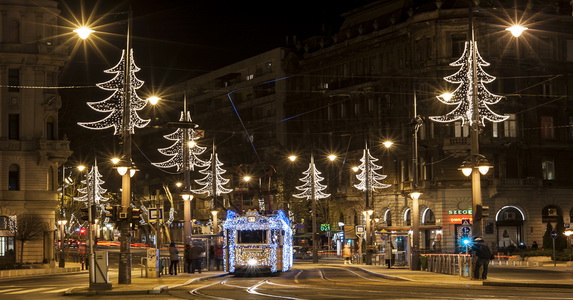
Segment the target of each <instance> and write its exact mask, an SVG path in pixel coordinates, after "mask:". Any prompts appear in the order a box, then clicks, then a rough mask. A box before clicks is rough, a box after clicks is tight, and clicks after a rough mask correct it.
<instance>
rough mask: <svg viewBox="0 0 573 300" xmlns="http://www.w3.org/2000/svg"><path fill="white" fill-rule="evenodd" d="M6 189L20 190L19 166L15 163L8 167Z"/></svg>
mask: <svg viewBox="0 0 573 300" xmlns="http://www.w3.org/2000/svg"><path fill="white" fill-rule="evenodd" d="M8 190H10V191H18V190H20V167H19V166H18V165H16V164H11V165H10V167H9V168H8Z"/></svg>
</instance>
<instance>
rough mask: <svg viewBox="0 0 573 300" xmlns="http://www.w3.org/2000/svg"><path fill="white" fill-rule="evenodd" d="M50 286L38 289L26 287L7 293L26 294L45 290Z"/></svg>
mask: <svg viewBox="0 0 573 300" xmlns="http://www.w3.org/2000/svg"><path fill="white" fill-rule="evenodd" d="M48 289H50V288H46V287H44V288H36V289H24V290H21V291H17V292H8V293H5V294H9V295H17V294H26V293H35V292H39V291H44V290H48Z"/></svg>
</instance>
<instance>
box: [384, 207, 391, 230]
mask: <svg viewBox="0 0 573 300" xmlns="http://www.w3.org/2000/svg"><path fill="white" fill-rule="evenodd" d="M384 222H386V226H392V212H391V211H390V209H387V210H386V212H384Z"/></svg>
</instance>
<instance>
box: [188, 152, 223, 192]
mask: <svg viewBox="0 0 573 300" xmlns="http://www.w3.org/2000/svg"><path fill="white" fill-rule="evenodd" d="M221 166H223V163H222V162H221V161H219V157H218V156H217V153H214V157H213V154H211V158H210V159H209V161H208V162H207V165H206V167H205V168H204V169H202V170H200V171H199V173H201V174H203V175H205V177H203V178H201V179H196V180H195V182H196V183H197V184H199V185H201V186H202V187H201V188H199V189H196V190H192V191H191V192H192V193H195V194H207V195H208V196H212V194H213V187H215V192H216V193H217V196H220V195H221V194H228V193H230V192H232V191H233V190H232V189H228V188H225V187H224V185H225V184H227V183H229V179H227V178H223V176H222V175H223V174H225V173H226V172H227V171H225V170H224V169H223V168H221ZM213 168H214V170H215V171H214V172H213ZM213 173H214V174H213Z"/></svg>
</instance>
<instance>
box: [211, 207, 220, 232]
mask: <svg viewBox="0 0 573 300" xmlns="http://www.w3.org/2000/svg"><path fill="white" fill-rule="evenodd" d="M218 213H219V211H217V210H212V211H211V214H212V215H213V234H215V235H216V234H219V224H218V221H219V220H217V214H218Z"/></svg>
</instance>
